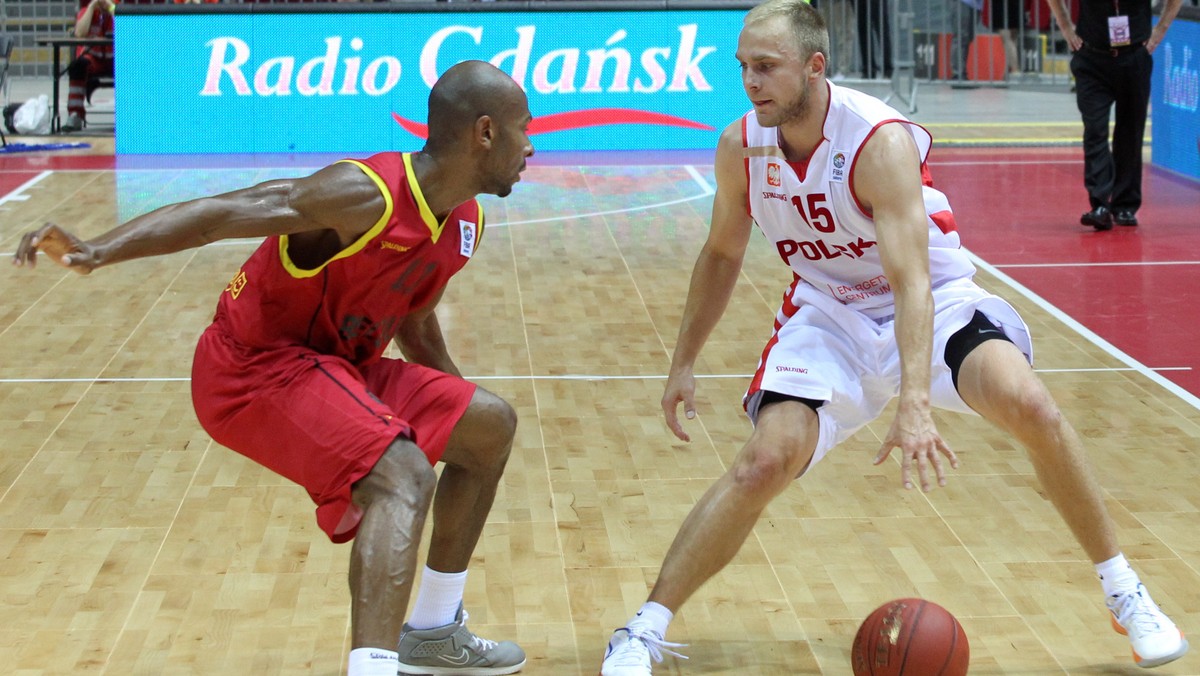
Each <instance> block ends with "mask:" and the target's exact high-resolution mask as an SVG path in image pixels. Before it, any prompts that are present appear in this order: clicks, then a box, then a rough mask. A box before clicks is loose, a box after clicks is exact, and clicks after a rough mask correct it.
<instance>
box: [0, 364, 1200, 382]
mask: <svg viewBox="0 0 1200 676" xmlns="http://www.w3.org/2000/svg"><path fill="white" fill-rule="evenodd" d="M1146 368H1147V367H1144V366H1141V367H1137V368H1134V367H1128V368H1087V369H1035V370H1036V371H1037V372H1038V373H1115V372H1124V371H1132V372H1137V373H1142V372H1143V371H1144V370H1145V369H1146ZM1150 370H1151V371H1191V370H1192V368H1191V367H1190V366H1163V367H1155V368H1151V369H1150ZM753 377H754V374H753V373H725V374H720V373H711V374H697V375H696V376H695V378H696V379H697V380H706V379H707V380H721V379H737V380H750V379H751V378H753ZM463 378H465V379H466V380H470V381H476V380H556V381H563V380H588V381H608V380H666V379H667V376H666V375H650V376H603V375H599V374H586V373H564V374H562V375H557V376H473V375H464V376H463ZM191 380H192V379H191V378H0V385H7V384H15V383H26V384H29V383H41V384H49V383H188V382H191Z"/></svg>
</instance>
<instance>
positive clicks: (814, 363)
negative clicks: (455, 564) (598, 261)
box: [601, 0, 1188, 676]
mask: <svg viewBox="0 0 1200 676" xmlns="http://www.w3.org/2000/svg"><path fill="white" fill-rule="evenodd" d="M828 52H829V36H828V34H827V32H826V29H825V23H824V21H823V20H822V19H821V16H820V14H818V13H817V12H816V10H814V9H812V8H811V7H810V6H809V5H808V4H807V2H805V1H803V0H769V1H768V2H764V3H762V4H760V5H758V6H757V7H755V8H754V9H752V10H750V12H749V13H747V15H746V18H745V23H744V26H743V29H742V33H741V36H740V39H739V41H738V49H737V58H738V61H739V62H740V63H741V67H742V84H743V86H744V88H745V90H746V94H747V96H748V98H749V99H750V103H751V104H752V105H753V110H752V111H750V112H748V113H747V114H746V115H745V116H744V117H743V118H742V119H740V120H737V121H735V122H734V123H733V124H731V125H729V126H728V127H727V128H726V129H725V131H724V133H723V134H722V135H721V138H720V140H719V142H718V145H717V155H716V176H717V192H716V195H715V197H714V201H713V215H712V223H711V228H710V231H709V235H708V239H707V241H706V242H705V244H704V248H703V250H702V251H701V253H700V256H699V258H698V260H697V261H696V266H695V268H694V270H693V273H692V279H691V286H690V288H689V291H688V298H687V303H686V305H685V307H684V313H683V320H682V322H681V326H680V329H679V340H678V341H677V342H676V347H675V354H674V356H673V358H672V362H671V371H670V375H669V377H668V379H667V384H666V391H665V393H664V395H663V398H662V406H663V410H664V413H665V415H666V421H667V424H668V426H669V427H670V428H671V430H672V431H673V432H674V433H675V435H676V436H677V437H679V438H680V439H682V440H684V441H687V440H688V435H687V433H686V431H685V430H684V428H683V426H682V425H681V424H680V421H679V419H678V417H677V411H678V407H679V405H680V404H681V403H682V404H683V406H684V412H685V415H686V416H687V417H688V418H691V417H692V416H693V415H694V414H695V404H694V396H695V378H694V376H693V374H692V371H693V366H694V364H695V360H696V358H697V357H698V356H699V353H700V350H701V348H702V347H703V345H704V343H705V341H706V340H707V338H708V335H709V334H710V332H711V331H712V329H713V327H714V326H715V325H716V324H717V322H718V320H719V319H720V317H721V314H722V313H723V312H724V310H725V307H726V305H727V304H728V303H729V299H730V296H731V294H732V290H733V287H734V285H735V284H736V283H737V280H738V276H739V275H740V274H741V266H742V261H743V258H744V256H745V252H746V247H747V243H748V241H749V239H750V236H751V234H752V232H753V230H754V228H755V226H757V228H758V229H759V230H760V231H761V232H762V234H763V235H764V236H765V237H766V238H767V240H768V241H769V242H771V243H772V244H774V245H775V248H776V250H777V251H778V252H779V255H780V258H782V259H783V261H784V263H785V264H786V265H787V266H788V267H789V268H790V269H791V271H792V272H793V280H794V281H793V283H792V284H791V286H790V287H789V288H788V291H787V292H786V294H785V295H784V299H783V304H782V306H781V307H780V309H779V312H778V313H777V315H776V320H775V332H774V335H772V337H771V339H770V340H769V341H768V343H767V346H766V348H765V349H764V350H763V354H762V359H761V361H760V363H759V368H758V371H757V373H756V374H755V377H754V379H753V380H752V381H751V383H750V388H749V391H748V392H747V393H746V397H745V399H744V404H745V407H746V412H747V414H748V415H749V416H750V418H751V419H752V420H753V421H754V424H755V426H754V431H753V432H752V433H751V435H750V438H749V440H748V441H747V442H746V444H745V445H744V446H743V447H742V449H741V450H740V452H739V453H738V455H737V457H736V458H735V459H734V461H733V463H732V465H731V466H730V467H729V469H728V471H726V473H725V474H724V475H723V476H721V477H720V478H719V479H717V481H716V482H715V483H714V484H713V485H712V487H710V488H709V489H708V491H707V492H706V493H705V494H704V496H703V497H701V498H700V500H699V502H698V503H697V504H696V506H695V507H694V508H693V509H692V511H691V513H690V514H689V515H688V516H687V518H686V519H685V521H684V523H683V525H682V526H681V528H680V530H679V532H678V534H677V535H676V536H675V540H674V542H673V543H672V544H671V548H670V549H669V550H668V552H667V555H666V559H665V560H664V562H663V565H662V570H661V571H660V573H659V576H658V580H657V581H656V582H655V584H654V588H653V590H652V591H651V592H650V597H649V599H648V601H647V602H646V603H645V605H643V606H642V608H641V609H640V611H639V612H638V613H637V615H635V616H634V617H633V618H632V619H630V621H629V623H628V625H627V626H625V627H622V628H620V629H618V630H617V631H616V632H614V634H613V637H612V639H611V640H610V642H609V646H608V652H607V654H606V656H605V659H604V663H603V666H602V672H601V673H602V676H649V675H650V673H651V668H652V663H653V662H654V661H660V660H661V659H662V653H663V652H672V650H671V649H672V648H674V647H678V644H674V643H668V642H666V641H665V640H664V637H665V635H666V631H667V626H668V624H669V623H670V621H671V619H672V618H673V616H674V613H675V612H676V611H677V610H678V609H679V607H680V606H681V605H682V604H683V603H684V602H686V601H687V599H688V598H689V597H690V596H691V595H692V594H693V593H694V592H695V591H696V590H697V589H699V588H700V586H701V585H702V584H703V583H704V582H705V581H706V580H708V579H709V578H710V577H712V576H713V575H715V574H716V573H717V572H718V571H720V570H721V569H722V568H724V567H725V565H726V564H728V563H729V562H730V561H731V560H732V559H733V557H734V556H735V555H736V554H737V552H738V550H739V549H740V548H741V546H742V543H743V542H744V541H745V539H746V537H747V536H748V535H749V533H750V532H751V529H752V528H753V527H754V525H755V523H756V522H757V521H758V517H759V515H760V514H762V512H763V510H764V509H765V508H766V506H767V504H768V503H769V502H770V501H771V500H772V499H773V498H774V497H775V496H776V495H779V494H780V493H782V492H783V491H784V490H785V489H786V488H787V487H788V486H789V485H790V484H791V482H792V480H794V479H795V478H797V477H799V476H801V475H803V474H804V473H805V472H807V471H808V470H809V469H810V468H811V467H812V466H813V465H814V464H816V463H817V462H819V461H820V460H821V459H822V458H823V457H824V456H825V455H826V454H827V453H828V452H829V451H830V450H832V449H833V448H834V447H835V446H837V445H838V444H839V443H841V442H842V441H845V440H846V439H848V438H849V437H850V436H851V435H852V434H853V433H854V432H855V431H856V430H858V429H860V428H862V427H863V426H864V425H866V424H868V423H869V422H871V421H872V420H873V419H875V418H876V417H878V416H879V415H880V414H882V413H883V411H884V409H885V407H886V405H887V404H888V402H889V401H891V400H892V399H894V398H895V399H898V406H897V412H896V415H895V418H894V421H893V423H892V426H891V429H890V431H889V432H888V434H887V437H886V438H885V440H884V443H883V445H882V447H881V448H880V449H879V452H878V453H877V454H876V457H875V463H876V464H879V463H882V462H884V461H885V460H886V459H887V457H888V455H889V454H890V453H891V452H892V451H893V450H894V449H896V448H898V449H900V456H901V470H900V475H901V481H902V483H903V485H904V486H905V488H912V487H913V486H916V485H920V487H921V488H922V489H923V490H927V491H928V490H930V489H932V487H933V485H934V482H936V484H937V485H944V484H945V480H946V467H945V466H946V465H949V466H951V467H957V463H958V461H957V458H956V456H955V455H954V453H953V451H951V450H950V448H949V447H948V446H947V445H946V443H945V442H944V441H943V440H942V437H941V435H940V434H939V433H938V430H937V428H936V426H935V425H934V421H933V417H932V415H931V408H932V407H935V406H936V407H938V408H943V409H948V410H955V411H960V412H964V413H975V414H978V415H981V416H982V417H984V418H986V419H987V420H989V421H990V422H992V423H993V424H994V425H996V426H997V427H998V428H1000V429H1002V430H1004V431H1006V432H1008V433H1009V434H1011V435H1012V436H1013V437H1014V438H1015V439H1016V440H1018V441H1019V442H1021V443H1022V445H1024V447H1025V448H1026V449H1027V451H1028V454H1029V458H1030V461H1031V462H1032V464H1033V466H1034V468H1035V471H1036V472H1037V476H1038V479H1039V481H1040V483H1041V485H1042V488H1043V489H1044V490H1045V492H1046V495H1047V497H1048V498H1049V500H1050V502H1052V503H1053V504H1054V506H1055V508H1056V509H1057V510H1058V512H1059V514H1060V515H1061V516H1062V517H1063V519H1064V520H1065V521H1066V523H1067V525H1068V527H1069V528H1070V530H1071V532H1072V533H1073V534H1074V535H1075V539H1076V540H1077V541H1078V542H1079V544H1080V546H1081V548H1082V549H1083V550H1084V552H1085V553H1086V554H1087V556H1088V558H1089V559H1091V561H1092V563H1093V564H1095V569H1096V572H1097V573H1098V575H1099V577H1100V580H1101V586H1102V588H1103V592H1104V596H1105V601H1106V603H1107V606H1108V609H1109V610H1110V611H1111V614H1112V626H1113V627H1114V628H1115V629H1116V630H1117V631H1118V632H1120V633H1122V634H1127V635H1128V637H1129V640H1130V643H1131V645H1132V648H1133V657H1134V660H1135V661H1136V662H1137V663H1138V664H1139V665H1140V666H1143V667H1152V666H1157V665H1160V664H1165V663H1167V662H1170V661H1172V660H1175V659H1178V658H1179V657H1181V656H1182V655H1183V654H1184V653H1186V652H1187V649H1188V643H1187V641H1186V640H1185V639H1184V636H1183V633H1182V632H1180V631H1179V629H1178V628H1177V627H1176V626H1175V624H1174V623H1173V622H1172V621H1171V620H1170V618H1168V617H1167V616H1166V615H1165V614H1163V613H1162V611H1161V610H1159V608H1158V606H1157V605H1155V603H1154V601H1153V600H1152V599H1151V598H1150V595H1149V593H1148V592H1147V591H1146V588H1145V586H1143V585H1142V584H1141V582H1140V580H1139V578H1138V575H1137V573H1136V572H1134V570H1133V569H1132V567H1130V565H1129V563H1128V562H1127V561H1126V560H1125V557H1124V556H1123V555H1122V554H1121V550H1120V548H1119V547H1118V544H1117V539H1116V536H1115V532H1114V531H1115V528H1114V526H1113V521H1112V518H1111V517H1110V516H1109V514H1108V512H1107V511H1106V509H1105V506H1104V501H1103V498H1102V494H1101V491H1100V488H1099V486H1098V484H1097V483H1096V480H1095V479H1094V478H1093V477H1092V473H1091V470H1090V468H1089V466H1088V462H1087V458H1086V455H1085V452H1084V448H1083V443H1082V442H1081V441H1080V439H1079V435H1078V434H1077V433H1076V432H1075V430H1074V429H1073V428H1072V427H1071V425H1070V423H1068V422H1067V421H1066V420H1065V419H1064V418H1063V416H1062V413H1061V412H1060V410H1059V408H1058V405H1057V404H1056V403H1055V402H1054V400H1053V398H1052V397H1051V395H1050V392H1049V391H1048V390H1047V389H1046V387H1045V385H1044V384H1043V383H1042V382H1041V380H1040V379H1039V378H1038V377H1037V375H1036V374H1035V373H1034V371H1033V369H1032V368H1031V367H1030V361H1031V359H1032V342H1031V340H1030V339H1029V332H1028V329H1027V327H1026V326H1025V322H1024V321H1023V320H1022V319H1021V317H1020V316H1019V315H1018V314H1017V312H1016V310H1014V309H1013V308H1012V307H1011V306H1010V305H1009V304H1008V303H1006V302H1005V301H1004V300H1003V299H1001V298H999V297H997V296H994V295H992V294H989V293H987V292H986V291H984V290H983V289H982V288H980V287H979V286H978V285H977V284H975V283H974V281H973V280H972V277H973V275H974V273H975V268H974V265H973V264H972V263H971V261H970V259H969V258H968V257H967V256H966V254H965V253H964V252H963V251H962V250H961V248H960V245H959V239H958V233H957V229H956V226H955V222H954V217H953V213H952V212H951V210H950V206H949V203H948V201H947V200H946V197H945V195H943V194H942V193H940V192H939V191H937V190H935V189H933V186H932V181H930V180H927V179H928V176H927V173H926V171H925V170H926V168H927V167H926V164H925V161H926V157H927V153H928V151H929V147H930V143H931V137H930V135H929V133H928V132H926V131H925V130H923V129H921V128H920V127H919V126H917V125H914V124H912V123H911V122H910V121H908V120H906V119H904V116H903V115H901V114H900V113H899V112H897V111H896V110H894V109H892V108H890V107H888V106H887V105H885V104H884V103H883V102H881V101H879V100H878V99H875V98H874V97H871V96H868V95H867V94H864V93H861V92H857V91H854V90H850V89H847V88H844V87H839V86H837V85H836V84H834V83H831V82H829V81H828V80H826V78H825V65H826V55H827V54H828Z"/></svg>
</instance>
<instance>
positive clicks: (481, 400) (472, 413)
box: [442, 387, 517, 470]
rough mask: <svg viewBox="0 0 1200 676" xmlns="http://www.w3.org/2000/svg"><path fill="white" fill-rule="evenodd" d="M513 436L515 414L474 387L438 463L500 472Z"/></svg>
mask: <svg viewBox="0 0 1200 676" xmlns="http://www.w3.org/2000/svg"><path fill="white" fill-rule="evenodd" d="M516 433H517V412H516V410H514V409H513V407H512V406H511V405H510V404H509V403H508V402H507V401H505V400H504V399H501V398H500V397H498V396H496V395H495V394H492V393H491V392H488V391H487V390H485V389H483V388H482V387H480V388H476V390H475V395H474V396H473V397H472V399H471V405H470V406H468V407H467V410H466V412H465V413H463V416H462V418H459V420H458V423H457V424H456V425H455V426H454V431H453V432H452V433H451V434H450V441H449V442H448V443H447V444H446V452H445V454H444V455H443V456H442V461H443V462H446V463H448V464H452V465H459V466H462V467H471V468H474V469H487V468H495V469H497V470H499V469H503V467H504V465H505V464H506V463H507V462H508V455H509V451H510V450H511V449H512V442H513V437H515V436H516Z"/></svg>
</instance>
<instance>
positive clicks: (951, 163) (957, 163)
mask: <svg viewBox="0 0 1200 676" xmlns="http://www.w3.org/2000/svg"><path fill="white" fill-rule="evenodd" d="M997 164H999V165H1005V166H1020V165H1033V166H1037V165H1044V164H1078V165H1082V164H1083V158H1082V157H1081V158H1079V159H1077V160H996V161H994V162H992V161H982V160H947V161H945V162H938V161H937V160H930V161H929V166H931V167H977V166H981V165H986V166H989V167H990V166H994V165H997Z"/></svg>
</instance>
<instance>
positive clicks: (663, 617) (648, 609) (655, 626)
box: [629, 601, 675, 636]
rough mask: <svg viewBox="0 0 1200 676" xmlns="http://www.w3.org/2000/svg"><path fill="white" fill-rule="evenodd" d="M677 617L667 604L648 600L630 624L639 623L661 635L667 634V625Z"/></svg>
mask: <svg viewBox="0 0 1200 676" xmlns="http://www.w3.org/2000/svg"><path fill="white" fill-rule="evenodd" d="M674 617H675V613H672V612H671V611H670V609H668V608H667V607H666V606H664V605H662V604H660V603H655V602H653V601H647V602H646V604H645V605H643V606H642V609H641V610H639V611H638V613H637V615H635V616H634V617H633V619H631V620H630V621H629V625H630V626H633V625H635V624H636V625H638V626H640V627H648V628H649V629H651V630H653V631H656V632H658V635H659V636H666V635H667V626H668V625H670V624H671V620H672V619H673V618H674Z"/></svg>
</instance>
